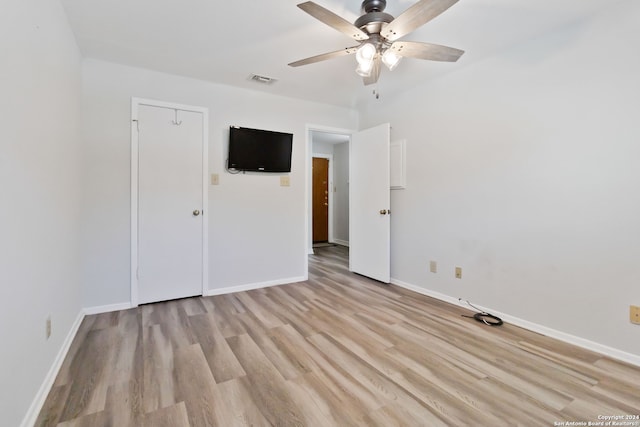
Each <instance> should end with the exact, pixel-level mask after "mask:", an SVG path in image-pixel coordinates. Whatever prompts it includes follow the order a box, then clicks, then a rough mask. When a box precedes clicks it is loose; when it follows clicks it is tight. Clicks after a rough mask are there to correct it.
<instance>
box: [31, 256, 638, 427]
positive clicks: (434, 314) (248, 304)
mask: <svg viewBox="0 0 640 427" xmlns="http://www.w3.org/2000/svg"><path fill="white" fill-rule="evenodd" d="M317 252H318V254H317V255H314V256H311V257H310V279H309V281H308V282H303V283H296V284H290V285H283V286H277V287H272V288H268V289H261V290H254V291H248V292H239V293H235V294H230V295H223V296H215V297H205V298H189V299H184V300H177V301H170V302H164V303H158V304H152V305H146V306H141V307H138V308H136V309H131V310H125V311H119V312H114V313H108V314H101V315H95V316H87V317H86V318H85V319H84V321H83V323H82V325H81V327H80V330H79V331H78V334H77V336H76V338H75V340H74V342H73V344H72V347H71V349H70V351H69V354H68V356H67V358H66V359H65V361H64V364H63V366H62V369H61V371H60V373H59V375H58V377H57V379H56V381H55V384H54V386H53V388H52V390H51V392H50V394H49V396H48V398H47V400H46V402H45V405H44V408H43V409H42V411H41V413H40V416H39V419H38V421H37V423H36V425H38V426H65V427H67V426H113V427H120V426H153V427H156V426H171V427H180V426H225V427H227V426H244V425H247V426H249V425H252V426H269V425H273V426H357V425H358V426H359V425H367V426H369V425H377V426H385V427H386V426H444V425H446V426H503V425H504V426H516V425H521V426H553V425H554V422H558V423H560V422H566V421H585V422H589V421H592V422H595V421H598V416H609V415H636V414H640V388H639V384H640V369H639V368H637V367H633V366H630V365H626V364H624V363H620V362H617V361H614V360H612V359H609V358H607V357H603V356H601V355H598V354H595V353H591V352H589V351H585V350H582V349H579V348H576V347H573V346H571V345H568V344H564V343H562V342H558V341H556V340H553V339H550V338H547V337H544V336H541V335H538V334H535V333H532V332H529V331H526V330H524V329H521V328H518V327H515V326H512V325H509V324H505V325H504V326H502V327H488V326H483V325H482V324H480V323H478V322H476V321H474V320H473V319H468V318H465V317H462V316H461V315H462V314H469V312H467V311H465V310H464V309H461V308H459V307H455V306H451V305H448V304H445V303H443V302H440V301H437V300H434V299H431V298H428V297H425V296H422V295H418V294H415V293H412V292H409V291H406V290H403V289H400V288H398V287H395V286H391V285H382V284H379V283H377V282H374V281H371V280H368V279H366V278H363V277H361V276H358V275H354V274H351V273H349V271H348V269H347V264H346V257H345V256H346V249H344V248H341V247H328V248H320V249H317ZM636 425H638V426H640V422H638V424H636Z"/></svg>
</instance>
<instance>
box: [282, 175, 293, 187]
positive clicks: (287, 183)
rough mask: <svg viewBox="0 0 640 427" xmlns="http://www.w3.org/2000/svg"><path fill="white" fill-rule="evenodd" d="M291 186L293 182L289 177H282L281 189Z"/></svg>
mask: <svg viewBox="0 0 640 427" xmlns="http://www.w3.org/2000/svg"><path fill="white" fill-rule="evenodd" d="M290 185H291V181H290V180H289V177H288V176H285V175H283V176H281V177H280V187H289V186H290Z"/></svg>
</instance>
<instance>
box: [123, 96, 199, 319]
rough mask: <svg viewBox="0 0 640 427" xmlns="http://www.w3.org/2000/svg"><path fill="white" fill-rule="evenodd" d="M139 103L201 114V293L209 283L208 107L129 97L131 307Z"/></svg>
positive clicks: (134, 289) (134, 302) (135, 265)
mask: <svg viewBox="0 0 640 427" xmlns="http://www.w3.org/2000/svg"><path fill="white" fill-rule="evenodd" d="M141 105H146V106H151V107H159V108H168V109H174V110H182V111H192V112H196V113H201V114H202V206H203V209H202V213H201V215H202V294H203V295H205V294H206V289H207V284H208V282H209V274H208V273H209V269H208V265H209V262H208V259H209V232H208V224H209V221H208V212H209V208H208V207H209V203H208V179H207V178H208V175H209V161H208V160H209V157H208V146H209V110H208V109H207V108H204V107H195V106H191V105H184V104H177V103H172V102H165V101H158V100H152V99H144V98H136V97H133V98H131V275H130V277H131V306H132V307H137V306H138V253H139V252H138V172H139V170H138V160H139V157H138V149H139V139H138V108H139V106H141Z"/></svg>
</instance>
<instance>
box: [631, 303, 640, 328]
mask: <svg viewBox="0 0 640 427" xmlns="http://www.w3.org/2000/svg"><path fill="white" fill-rule="evenodd" d="M629 320H630V321H631V323H635V324H636V325H640V306H637V305H631V306H629Z"/></svg>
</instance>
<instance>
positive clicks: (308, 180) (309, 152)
mask: <svg viewBox="0 0 640 427" xmlns="http://www.w3.org/2000/svg"><path fill="white" fill-rule="evenodd" d="M313 131H317V132H328V133H336V134H340V135H346V136H348V137H349V142H348V144H349V152H351V134H352V133H354V132H357V131H356V130H353V129H344V128H335V127H330V126H324V125H316V124H307V125H305V135H306V138H307V143H306V147H305V157H306V168H305V201H306V215H305V218H304V222H305V224H304V225H305V229H306V230H307V233H306V236H305V248H304V252H303V253H304V271H305V280H307V279H308V278H309V257H308V255H313V253H314V252H313V237H312V232H313V228H312V226H313V222H312V219H313V218H312V216H311V215H312V214H313V206H312V202H313V200H312V197H311V192H312V187H311V185H312V175H311V172H312V166H313V137H312V135H311V133H312V132H313ZM349 164H351V156H349Z"/></svg>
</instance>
